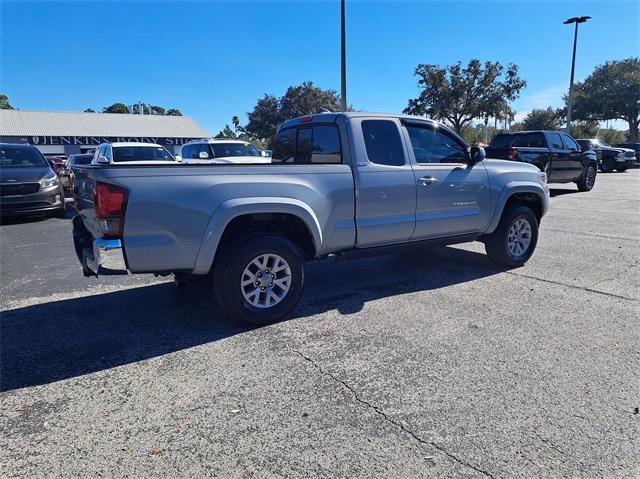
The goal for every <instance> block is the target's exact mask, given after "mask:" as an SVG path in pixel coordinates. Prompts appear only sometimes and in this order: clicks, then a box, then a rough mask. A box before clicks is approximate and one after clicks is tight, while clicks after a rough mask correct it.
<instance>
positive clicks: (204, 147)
mask: <svg viewBox="0 0 640 479" xmlns="http://www.w3.org/2000/svg"><path fill="white" fill-rule="evenodd" d="M197 150H198V152H197V153H196V156H197V157H198V158H200V153H206V154H207V156H206V158H211V152H210V151H209V144H208V143H200V148H198V149H197ZM203 156H204V155H203Z"/></svg>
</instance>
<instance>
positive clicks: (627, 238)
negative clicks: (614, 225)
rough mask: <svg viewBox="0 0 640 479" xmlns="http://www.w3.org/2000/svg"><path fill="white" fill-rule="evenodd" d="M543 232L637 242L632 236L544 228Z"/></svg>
mask: <svg viewBox="0 0 640 479" xmlns="http://www.w3.org/2000/svg"><path fill="white" fill-rule="evenodd" d="M544 231H555V232H558V233H567V234H570V235H574V236H593V237H594V238H607V239H619V240H624V241H638V238H634V237H632V236H613V235H603V234H600V233H582V232H578V231H569V230H563V229H560V228H548V227H545V228H544Z"/></svg>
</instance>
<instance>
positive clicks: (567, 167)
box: [547, 132, 579, 182]
mask: <svg viewBox="0 0 640 479" xmlns="http://www.w3.org/2000/svg"><path fill="white" fill-rule="evenodd" d="M547 142H548V143H549V151H550V152H551V170H550V172H547V175H548V176H549V181H550V182H553V181H560V182H563V181H570V180H571V175H572V174H573V172H572V171H571V170H572V166H571V164H572V162H573V160H572V159H571V151H570V150H568V149H565V145H564V144H563V143H562V137H561V136H560V133H555V132H554V133H547ZM576 153H578V152H576ZM577 159H578V160H579V153H578V158H577Z"/></svg>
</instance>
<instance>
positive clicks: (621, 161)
mask: <svg viewBox="0 0 640 479" xmlns="http://www.w3.org/2000/svg"><path fill="white" fill-rule="evenodd" d="M577 141H578V143H579V144H580V146H581V147H582V149H583V150H585V149H589V150H593V151H594V152H595V153H596V156H597V158H598V164H599V165H600V171H602V172H603V173H610V172H612V171H614V170H616V171H627V170H628V169H629V168H631V167H633V165H634V164H635V162H636V154H635V152H634V151H633V150H630V149H628V148H614V147H613V146H611V145H610V144H608V143H607V142H606V141H603V140H600V139H598V138H589V139H580V140H577Z"/></svg>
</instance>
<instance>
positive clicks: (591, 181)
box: [576, 165, 598, 191]
mask: <svg viewBox="0 0 640 479" xmlns="http://www.w3.org/2000/svg"><path fill="white" fill-rule="evenodd" d="M597 175H598V171H597V168H596V167H595V166H591V165H589V166H587V167H586V168H585V170H584V173H583V175H582V178H581V179H580V181H578V182H576V185H578V190H579V191H591V190H592V189H593V187H594V186H595V184H596V177H597Z"/></svg>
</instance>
